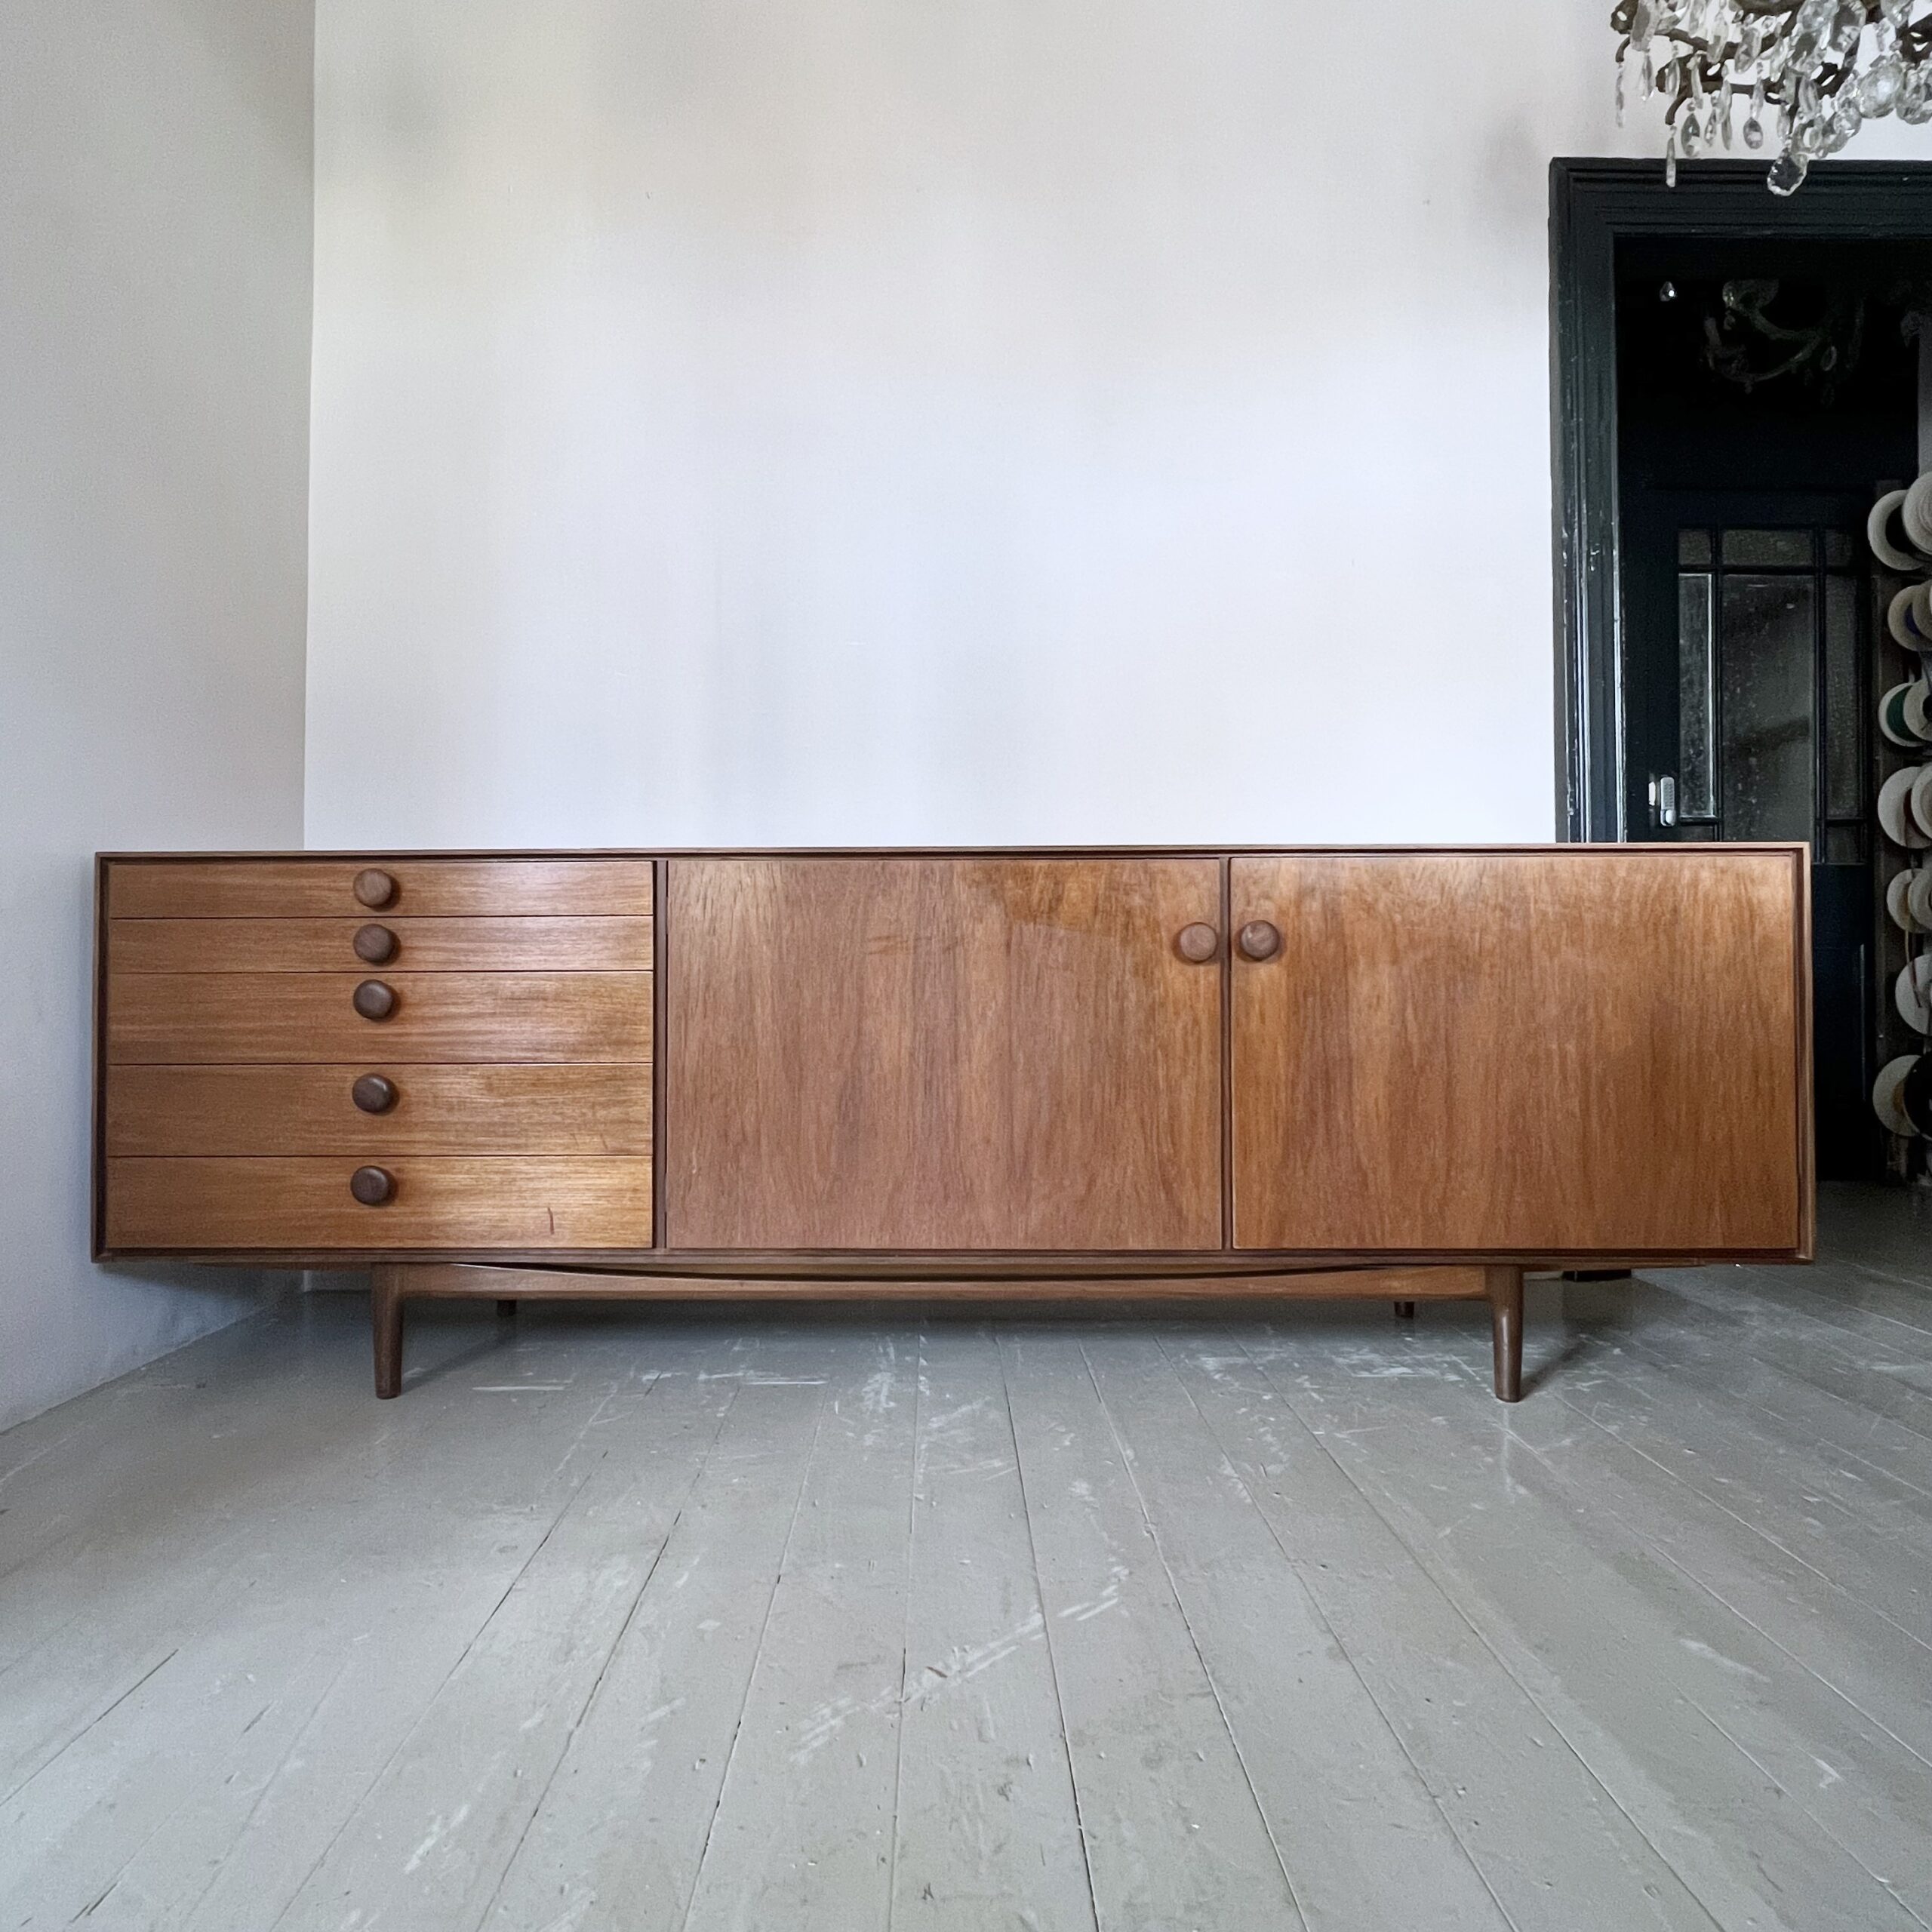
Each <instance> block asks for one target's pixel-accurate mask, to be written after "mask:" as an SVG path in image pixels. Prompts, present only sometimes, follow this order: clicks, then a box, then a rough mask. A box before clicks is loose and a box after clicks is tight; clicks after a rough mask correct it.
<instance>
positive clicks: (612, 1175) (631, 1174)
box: [106, 1155, 651, 1255]
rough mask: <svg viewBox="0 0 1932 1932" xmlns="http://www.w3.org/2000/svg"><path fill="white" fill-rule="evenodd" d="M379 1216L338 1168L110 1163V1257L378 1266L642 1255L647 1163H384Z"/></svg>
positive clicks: (286, 1162)
mask: <svg viewBox="0 0 1932 1932" xmlns="http://www.w3.org/2000/svg"><path fill="white" fill-rule="evenodd" d="M356 1166H357V1163H356V1162H355V1161H354V1160H352V1159H349V1158H334V1159H315V1160H297V1159H279V1158H268V1159H257V1160H220V1159H210V1160H142V1159H122V1160H110V1161H109V1162H108V1164H107V1209H106V1245H107V1247H108V1248H109V1250H110V1251H114V1250H121V1251H133V1250H140V1249H173V1250H177V1251H182V1252H187V1253H195V1254H199V1253H203V1252H208V1253H216V1252H220V1251H223V1250H232V1251H238V1252H243V1253H254V1254H263V1253H274V1252H279V1251H285V1252H290V1253H294V1254H318V1253H327V1254H344V1255H349V1254H357V1253H365V1254H385V1253H390V1252H395V1251H407V1250H414V1249H424V1248H429V1249H434V1248H450V1249H455V1250H459V1251H477V1250H481V1249H490V1248H498V1249H504V1250H507V1251H512V1252H525V1251H527V1252H539V1251H549V1250H553V1249H588V1248H626V1249H639V1248H646V1247H649V1246H650V1245H651V1163H650V1161H648V1159H645V1158H641V1157H638V1158H621V1157H614V1158H608V1159H600V1160H558V1159H546V1158H517V1159H500V1160H451V1159H440V1158H433V1157H430V1156H423V1155H413V1156H409V1157H407V1158H401V1159H398V1160H397V1161H394V1162H393V1163H386V1164H385V1167H386V1171H387V1172H388V1173H389V1176H390V1177H391V1180H392V1184H393V1188H394V1192H393V1195H392V1198H390V1199H389V1200H388V1201H386V1202H385V1203H383V1204H382V1205H381V1206H380V1207H365V1205H364V1204H362V1203H361V1201H358V1200H357V1199H356V1198H355V1195H352V1193H351V1192H349V1177H350V1176H351V1175H352V1174H353V1173H354V1172H355V1169H356Z"/></svg>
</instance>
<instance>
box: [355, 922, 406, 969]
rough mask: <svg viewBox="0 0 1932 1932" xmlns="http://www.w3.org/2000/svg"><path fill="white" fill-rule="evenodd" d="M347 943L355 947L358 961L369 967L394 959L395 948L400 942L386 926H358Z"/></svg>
mask: <svg viewBox="0 0 1932 1932" xmlns="http://www.w3.org/2000/svg"><path fill="white" fill-rule="evenodd" d="M349 943H350V944H351V945H352V946H354V947H355V956H356V958H358V959H361V960H365V961H368V964H370V965H371V966H380V965H381V964H383V961H385V960H386V959H393V958H395V955H396V948H397V947H398V946H399V945H401V940H398V938H397V937H396V936H395V934H394V933H392V932H391V931H389V928H388V927H387V926H358V927H357V928H355V938H354V939H353V940H351V941H350V942H349Z"/></svg>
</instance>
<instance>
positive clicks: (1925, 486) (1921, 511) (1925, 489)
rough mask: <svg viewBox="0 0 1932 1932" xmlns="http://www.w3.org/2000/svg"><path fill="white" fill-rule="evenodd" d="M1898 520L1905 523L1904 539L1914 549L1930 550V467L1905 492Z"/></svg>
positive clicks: (1931, 529)
mask: <svg viewBox="0 0 1932 1932" xmlns="http://www.w3.org/2000/svg"><path fill="white" fill-rule="evenodd" d="M1899 521H1900V522H1901V523H1902V524H1903V525H1905V534H1906V542H1907V543H1909V544H1911V545H1912V547H1913V548H1914V549H1918V550H1932V469H1928V470H1927V471H1926V472H1925V474H1924V475H1923V476H1921V477H1920V478H1919V479H1918V481H1917V482H1916V483H1915V484H1913V485H1912V488H1910V489H1909V490H1908V491H1906V493H1905V501H1904V503H1903V504H1902V505H1900V509H1899Z"/></svg>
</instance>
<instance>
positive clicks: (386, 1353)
mask: <svg viewBox="0 0 1932 1932" xmlns="http://www.w3.org/2000/svg"><path fill="white" fill-rule="evenodd" d="M402 1281H403V1275H402V1270H401V1269H400V1268H375V1269H371V1271H370V1275H369V1316H370V1321H371V1325H372V1327H373V1328H374V1334H375V1341H376V1393H377V1395H378V1396H380V1398H382V1399H383V1401H389V1398H391V1397H392V1396H395V1395H401V1393H402Z"/></svg>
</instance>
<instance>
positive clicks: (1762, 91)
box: [1610, 0, 1932, 195]
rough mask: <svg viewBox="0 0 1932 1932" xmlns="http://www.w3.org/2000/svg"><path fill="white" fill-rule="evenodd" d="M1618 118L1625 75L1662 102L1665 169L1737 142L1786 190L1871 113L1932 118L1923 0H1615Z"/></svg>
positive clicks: (1929, 36) (1931, 15)
mask: <svg viewBox="0 0 1932 1932" xmlns="http://www.w3.org/2000/svg"><path fill="white" fill-rule="evenodd" d="M1610 23H1611V26H1612V28H1614V29H1615V31H1616V32H1617V35H1619V37H1620V38H1619V45H1618V46H1617V125H1619V126H1621V125H1623V108H1624V102H1625V100H1626V86H1627V84H1628V77H1629V75H1632V74H1634V75H1635V86H1636V89H1637V91H1638V94H1640V95H1641V96H1642V97H1644V98H1645V99H1648V98H1649V97H1651V95H1653V94H1655V95H1657V96H1660V97H1661V98H1662V100H1663V104H1664V124H1665V128H1666V137H1665V143H1664V160H1665V172H1666V174H1667V175H1668V176H1669V179H1670V180H1672V181H1673V182H1675V180H1676V179H1677V163H1678V158H1679V156H1682V157H1683V158H1685V159H1687V160H1688V159H1691V158H1695V157H1697V156H1698V155H1706V154H1709V153H1712V152H1715V151H1716V150H1717V149H1719V148H1720V147H1723V148H1728V147H1730V146H1731V145H1732V143H1733V141H1734V140H1740V141H1742V142H1743V145H1744V146H1746V148H1748V149H1751V150H1752V152H1759V151H1761V150H1764V149H1767V148H1768V149H1769V150H1770V156H1771V159H1770V168H1769V169H1768V171H1767V174H1766V177H1765V178H1766V181H1767V185H1768V186H1769V187H1770V191H1771V192H1772V193H1773V194H1774V195H1789V194H1794V193H1795V192H1797V190H1798V188H1799V186H1801V184H1802V183H1803V182H1804V177H1805V174H1806V171H1807V170H1808V169H1809V168H1810V165H1811V164H1812V162H1814V161H1815V160H1817V158H1819V157H1820V155H1830V154H1836V153H1837V152H1838V150H1839V149H1841V148H1842V147H1843V146H1844V145H1845V143H1847V141H1849V140H1850V139H1851V137H1853V136H1854V134H1857V132H1858V131H1859V129H1860V128H1861V127H1863V125H1865V123H1866V122H1867V121H1875V120H1878V119H1880V118H1882V117H1883V116H1884V115H1888V114H1895V115H1897V116H1898V118H1900V120H1901V121H1906V122H1911V123H1912V125H1915V126H1918V125H1922V124H1923V123H1924V122H1928V121H1932V5H1929V4H1928V0H1618V4H1617V7H1616V9H1615V11H1614V12H1613V13H1612V14H1611V17H1610Z"/></svg>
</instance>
